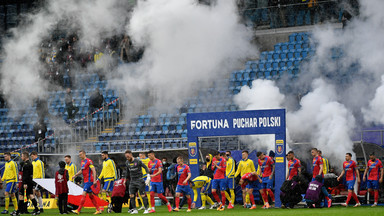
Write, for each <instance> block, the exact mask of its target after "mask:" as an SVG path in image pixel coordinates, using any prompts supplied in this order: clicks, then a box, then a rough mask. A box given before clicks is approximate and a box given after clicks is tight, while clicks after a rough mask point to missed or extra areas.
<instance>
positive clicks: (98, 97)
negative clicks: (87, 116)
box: [89, 88, 104, 114]
mask: <svg viewBox="0 0 384 216" xmlns="http://www.w3.org/2000/svg"><path fill="white" fill-rule="evenodd" d="M103 102H104V97H103V95H102V94H100V90H99V89H98V88H96V90H95V91H94V92H93V93H92V95H91V97H90V98H89V109H90V112H91V114H92V113H93V112H95V111H96V110H98V109H99V108H100V107H102V106H103Z"/></svg>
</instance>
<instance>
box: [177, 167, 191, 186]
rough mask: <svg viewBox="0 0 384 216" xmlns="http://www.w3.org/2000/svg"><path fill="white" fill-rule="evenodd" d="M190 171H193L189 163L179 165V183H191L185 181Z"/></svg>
mask: <svg viewBox="0 0 384 216" xmlns="http://www.w3.org/2000/svg"><path fill="white" fill-rule="evenodd" d="M188 173H191V170H190V169H189V166H188V165H186V164H184V165H183V166H177V174H178V175H179V181H178V182H177V184H178V185H188V184H189V183H188V182H187V183H186V184H184V183H183V182H184V181H185V179H186V178H187V177H188Z"/></svg>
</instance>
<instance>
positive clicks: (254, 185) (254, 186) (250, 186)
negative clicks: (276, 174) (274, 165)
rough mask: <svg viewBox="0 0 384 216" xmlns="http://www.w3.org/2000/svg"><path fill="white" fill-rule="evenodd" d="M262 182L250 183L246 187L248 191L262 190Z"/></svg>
mask: <svg viewBox="0 0 384 216" xmlns="http://www.w3.org/2000/svg"><path fill="white" fill-rule="evenodd" d="M260 186H261V185H260V182H259V181H249V182H248V184H247V185H246V186H245V188H247V189H253V190H260Z"/></svg>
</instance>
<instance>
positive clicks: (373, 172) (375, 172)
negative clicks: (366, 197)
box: [363, 152, 384, 207]
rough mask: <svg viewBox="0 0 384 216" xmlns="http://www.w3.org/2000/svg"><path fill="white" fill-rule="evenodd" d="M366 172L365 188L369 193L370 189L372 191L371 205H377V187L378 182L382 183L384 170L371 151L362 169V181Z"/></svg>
mask: <svg viewBox="0 0 384 216" xmlns="http://www.w3.org/2000/svg"><path fill="white" fill-rule="evenodd" d="M379 170H380V172H379ZM367 174H368V182H367V188H368V192H369V193H372V191H374V197H375V203H373V205H372V207H375V206H377V202H378V200H379V188H380V184H381V183H383V175H384V170H383V164H382V163H381V161H380V160H379V159H377V158H376V156H375V153H373V152H372V153H371V154H369V161H368V163H367V168H365V171H364V175H363V176H364V177H363V181H366V179H367V178H366V177H365V176H366V175H367ZM379 183H380V184H379Z"/></svg>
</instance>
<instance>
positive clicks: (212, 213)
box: [0, 205, 384, 216]
mask: <svg viewBox="0 0 384 216" xmlns="http://www.w3.org/2000/svg"><path fill="white" fill-rule="evenodd" d="M0 209H1V211H3V210H4V208H3V207H2V208H0ZM10 210H13V208H12V207H10ZM127 211H128V209H127V208H123V212H122V213H121V214H116V213H110V214H108V213H107V212H106V211H104V212H103V214H102V215H106V216H107V215H111V216H112V215H116V216H117V215H128V213H127ZM94 212H95V210H94V209H89V208H86V209H82V213H80V216H93V213H94ZM41 215H42V216H44V215H47V216H50V215H52V216H53V215H59V210H58V209H49V210H44V213H43V214H41ZM71 215H73V216H75V214H71ZM137 215H143V211H140V212H139V214H137ZM152 215H159V216H161V215H163V216H169V215H174V216H184V215H188V216H193V215H194V216H199V215H207V216H249V215H263V216H272V215H273V216H275V215H276V216H279V215H281V216H302V215H304V216H305V215H308V216H317V215H319V216H329V215H336V216H343V215H345V216H370V215H375V216H376V215H377V216H383V215H384V206H378V207H375V208H372V207H370V206H361V207H358V208H353V207H352V206H351V207H348V208H345V207H331V208H329V209H328V208H323V209H302V208H301V209H261V206H257V209H255V210H249V209H244V208H242V207H241V206H240V205H236V206H235V208H234V209H230V210H228V209H226V210H225V211H223V212H219V211H216V210H208V209H207V210H197V209H196V210H195V209H193V210H192V212H189V213H187V212H186V209H181V210H180V212H171V213H170V212H168V210H167V209H166V207H165V206H161V207H156V213H154V214H152Z"/></svg>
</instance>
